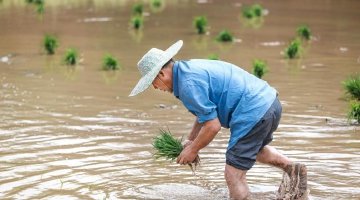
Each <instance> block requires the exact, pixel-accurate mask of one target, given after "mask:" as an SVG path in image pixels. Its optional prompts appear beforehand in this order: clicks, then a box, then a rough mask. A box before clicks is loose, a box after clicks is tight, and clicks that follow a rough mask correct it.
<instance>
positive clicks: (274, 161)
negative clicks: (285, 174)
mask: <svg viewBox="0 0 360 200" xmlns="http://www.w3.org/2000/svg"><path fill="white" fill-rule="evenodd" d="M256 161H258V162H261V163H264V164H268V165H272V166H275V167H278V168H280V169H282V170H284V171H285V170H286V169H287V167H288V166H291V164H292V162H291V160H290V159H289V158H288V157H286V156H284V155H283V154H281V153H280V152H278V151H277V150H276V149H275V148H274V147H271V146H269V145H266V146H264V148H262V149H261V150H260V151H259V153H258V154H257V156H256Z"/></svg>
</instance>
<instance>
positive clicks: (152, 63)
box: [129, 40, 183, 97]
mask: <svg viewBox="0 0 360 200" xmlns="http://www.w3.org/2000/svg"><path fill="white" fill-rule="evenodd" d="M182 45H183V41H182V40H179V41H177V42H175V43H174V44H173V45H171V46H170V47H169V48H168V49H166V50H165V51H163V50H161V49H157V48H152V49H150V50H149V51H148V52H147V53H146V54H145V55H144V56H143V57H142V58H141V59H140V61H139V62H138V64H137V66H138V69H139V71H140V74H141V79H140V80H139V82H138V83H137V84H136V86H135V88H134V89H133V90H132V91H131V93H130V95H129V96H130V97H131V96H135V95H137V94H139V93H141V92H143V91H144V90H146V89H147V88H148V87H149V86H150V85H151V83H152V82H153V81H154V79H155V77H156V76H157V75H158V73H159V72H160V70H161V67H162V66H164V64H166V63H167V62H168V61H169V60H170V59H171V58H172V57H174V56H175V55H176V54H177V52H178V51H179V50H180V48H181V47H182Z"/></svg>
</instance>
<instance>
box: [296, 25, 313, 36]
mask: <svg viewBox="0 0 360 200" xmlns="http://www.w3.org/2000/svg"><path fill="white" fill-rule="evenodd" d="M296 33H297V35H298V36H299V37H300V38H301V39H304V40H310V39H311V31H310V28H309V27H308V26H307V25H302V26H299V27H298V28H297V29H296Z"/></svg>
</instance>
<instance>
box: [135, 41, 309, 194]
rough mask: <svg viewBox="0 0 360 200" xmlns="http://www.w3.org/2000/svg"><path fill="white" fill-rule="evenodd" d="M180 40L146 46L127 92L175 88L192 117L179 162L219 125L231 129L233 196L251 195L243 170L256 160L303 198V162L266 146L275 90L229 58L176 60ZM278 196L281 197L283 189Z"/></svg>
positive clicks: (277, 109)
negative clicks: (273, 170)
mask: <svg viewBox="0 0 360 200" xmlns="http://www.w3.org/2000/svg"><path fill="white" fill-rule="evenodd" d="M182 45H183V41H182V40H179V41H178V42H176V43H175V44H173V45H172V46H170V47H169V48H168V49H167V50H165V51H163V50H160V49H157V48H152V49H150V50H149V51H148V52H147V53H146V54H145V55H144V56H143V57H142V58H141V60H140V61H139V62H138V69H139V71H140V73H141V76H142V77H141V79H140V81H139V82H138V83H137V85H136V86H135V88H134V89H133V90H132V92H131V94H130V95H129V96H135V95H137V94H139V93H141V92H143V91H144V90H145V89H147V88H148V87H149V86H150V85H151V84H152V85H153V87H154V88H155V89H159V90H162V91H166V92H170V93H173V94H174V96H175V97H176V98H178V99H180V100H181V101H182V103H183V104H184V106H185V107H186V108H187V109H188V110H189V111H190V112H191V113H192V114H193V115H194V116H195V122H194V125H193V127H192V130H191V132H190V134H189V136H188V140H189V141H188V143H187V144H185V148H184V149H183V151H182V152H181V154H180V155H179V156H178V158H177V163H179V164H183V165H184V164H189V163H192V162H194V161H195V158H196V157H197V155H198V153H199V151H200V150H201V149H202V148H204V147H206V146H207V145H208V144H209V143H210V142H211V141H212V140H213V139H214V137H215V136H216V134H217V133H218V132H219V131H220V129H221V127H224V128H230V132H231V135H230V140H229V144H228V147H227V151H226V166H225V179H226V183H227V186H228V189H229V195H230V198H231V199H246V198H247V197H248V196H249V188H248V185H247V181H246V172H247V171H248V170H249V169H251V167H252V166H253V165H254V164H255V162H256V161H258V162H261V163H265V164H269V165H272V166H275V167H278V168H280V169H282V170H283V171H284V176H285V174H286V175H287V176H288V179H289V181H290V183H289V187H290V189H289V188H287V189H286V191H287V192H288V191H290V192H291V191H293V194H290V197H291V198H289V199H298V198H300V197H301V199H303V198H304V197H305V196H306V195H307V194H305V192H306V187H307V180H306V167H305V165H303V164H300V163H294V162H292V161H291V160H290V159H289V158H287V157H286V156H284V155H282V154H281V153H279V152H278V151H277V150H276V149H275V148H274V147H271V146H269V143H270V142H271V141H272V139H273V132H274V131H275V130H276V128H277V127H278V124H279V121H280V117H281V112H282V108H281V104H280V101H279V100H278V97H277V91H276V90H275V89H274V88H272V87H271V86H270V85H269V84H268V83H267V82H265V81H263V80H261V79H258V78H256V77H255V76H253V75H251V74H249V73H248V72H246V71H244V70H243V69H241V68H239V67H237V66H236V65H233V64H230V63H227V62H223V61H214V60H201V59H194V60H186V61H174V60H173V57H174V56H175V55H176V54H177V52H178V51H179V50H180V48H181V47H182ZM283 182H284V180H283ZM284 191H285V186H284V185H283V186H280V188H279V193H284ZM299 191H300V192H299ZM281 195H283V196H281ZM287 195H288V196H289V194H287ZM277 198H278V199H285V193H284V194H280V195H278V197H277Z"/></svg>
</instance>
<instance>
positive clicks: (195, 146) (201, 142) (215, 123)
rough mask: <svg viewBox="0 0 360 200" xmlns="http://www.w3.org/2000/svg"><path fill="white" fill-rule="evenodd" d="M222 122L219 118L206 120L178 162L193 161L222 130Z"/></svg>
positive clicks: (186, 162)
mask: <svg viewBox="0 0 360 200" xmlns="http://www.w3.org/2000/svg"><path fill="white" fill-rule="evenodd" d="M220 129H221V124H220V122H219V119H218V118H215V119H213V120H210V121H207V122H204V123H203V124H202V127H201V128H200V131H199V134H198V135H197V137H195V139H194V141H193V142H192V143H191V144H190V145H188V146H186V147H185V148H184V149H183V151H182V152H181V153H180V155H179V156H178V158H177V161H176V162H177V163H179V164H188V163H192V162H193V161H194V160H195V158H196V156H197V155H198V153H199V151H200V149H202V148H204V147H206V146H207V145H208V144H209V143H210V142H211V141H212V140H213V139H214V137H215V136H216V134H217V133H218V132H219V131H220Z"/></svg>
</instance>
